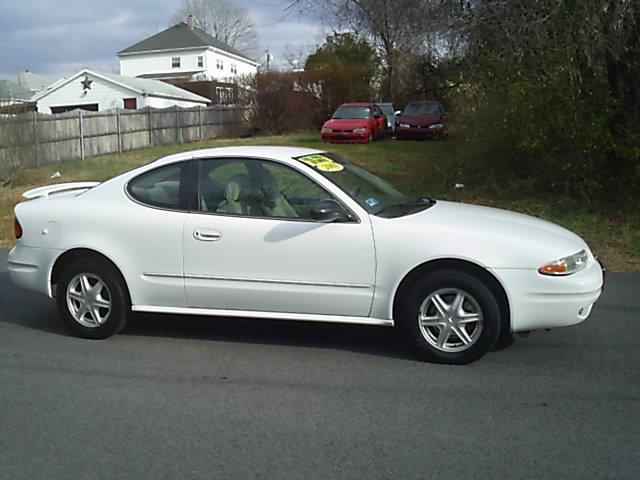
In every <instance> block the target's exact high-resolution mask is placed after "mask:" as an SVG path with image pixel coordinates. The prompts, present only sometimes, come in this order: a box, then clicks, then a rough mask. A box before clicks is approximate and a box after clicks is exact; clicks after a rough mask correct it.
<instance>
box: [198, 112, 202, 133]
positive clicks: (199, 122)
mask: <svg viewBox="0 0 640 480" xmlns="http://www.w3.org/2000/svg"><path fill="white" fill-rule="evenodd" d="M198 124H199V126H200V129H199V133H200V141H202V105H198Z"/></svg>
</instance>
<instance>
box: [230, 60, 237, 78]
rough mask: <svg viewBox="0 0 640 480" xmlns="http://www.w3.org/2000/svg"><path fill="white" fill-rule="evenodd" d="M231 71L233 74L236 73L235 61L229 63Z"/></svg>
mask: <svg viewBox="0 0 640 480" xmlns="http://www.w3.org/2000/svg"><path fill="white" fill-rule="evenodd" d="M231 73H233V74H234V75H235V74H236V73H238V66H237V65H236V64H235V63H232V64H231Z"/></svg>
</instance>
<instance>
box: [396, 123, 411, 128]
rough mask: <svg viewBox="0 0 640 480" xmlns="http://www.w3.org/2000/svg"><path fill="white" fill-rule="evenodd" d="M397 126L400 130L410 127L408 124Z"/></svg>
mask: <svg viewBox="0 0 640 480" xmlns="http://www.w3.org/2000/svg"><path fill="white" fill-rule="evenodd" d="M398 126H399V127H400V128H409V127H410V125H409V124H408V123H400V124H399V125H398Z"/></svg>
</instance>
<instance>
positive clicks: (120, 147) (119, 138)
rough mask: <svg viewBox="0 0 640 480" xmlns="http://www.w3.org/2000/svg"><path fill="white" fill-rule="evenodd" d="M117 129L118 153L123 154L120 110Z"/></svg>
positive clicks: (117, 111) (117, 115)
mask: <svg viewBox="0 0 640 480" xmlns="http://www.w3.org/2000/svg"><path fill="white" fill-rule="evenodd" d="M116 128H117V129H118V153H122V136H121V129H120V109H119V108H116Z"/></svg>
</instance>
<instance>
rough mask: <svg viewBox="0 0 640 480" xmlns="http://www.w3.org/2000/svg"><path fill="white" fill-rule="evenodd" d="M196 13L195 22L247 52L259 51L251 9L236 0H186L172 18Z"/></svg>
mask: <svg viewBox="0 0 640 480" xmlns="http://www.w3.org/2000/svg"><path fill="white" fill-rule="evenodd" d="M189 15H193V25H194V26H196V27H198V28H200V29H202V30H204V31H205V32H207V33H208V34H209V35H211V36H213V37H215V38H217V39H218V40H220V41H221V42H224V43H226V44H227V45H229V46H230V47H233V48H236V49H238V50H240V51H241V52H243V53H245V54H247V55H255V53H256V51H257V40H258V36H257V34H256V29H255V25H254V23H253V21H252V20H251V17H250V16H249V12H248V10H247V9H246V8H245V7H242V6H240V5H237V4H236V3H235V2H234V0H183V1H182V5H181V6H180V8H178V10H177V11H176V13H175V15H174V17H173V21H174V22H176V23H177V22H180V21H185V19H186V18H187V17H188V16H189Z"/></svg>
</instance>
